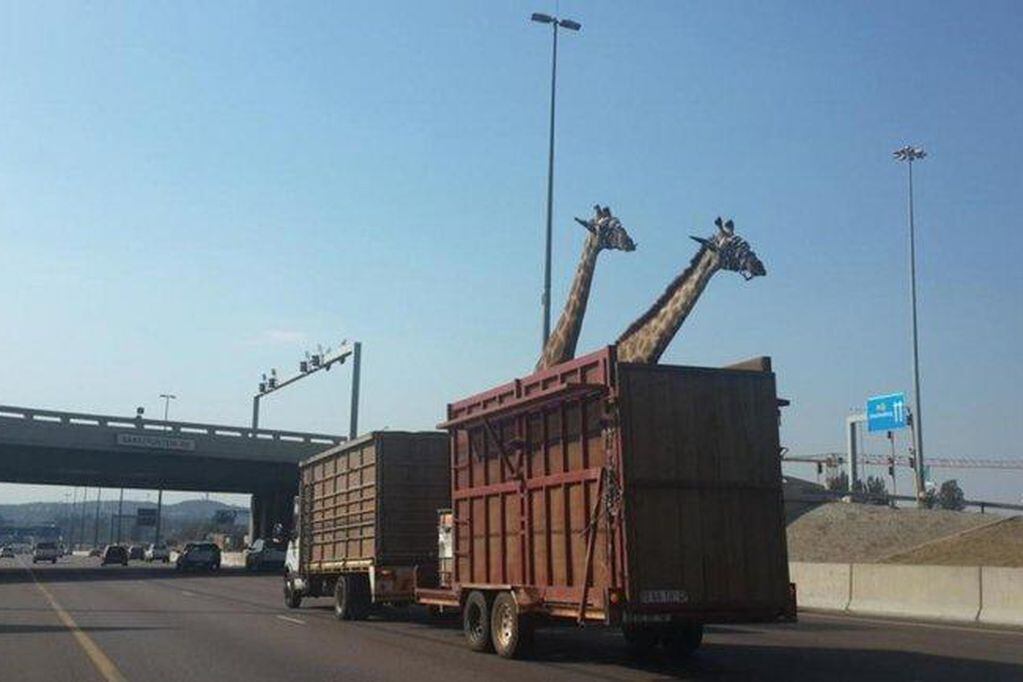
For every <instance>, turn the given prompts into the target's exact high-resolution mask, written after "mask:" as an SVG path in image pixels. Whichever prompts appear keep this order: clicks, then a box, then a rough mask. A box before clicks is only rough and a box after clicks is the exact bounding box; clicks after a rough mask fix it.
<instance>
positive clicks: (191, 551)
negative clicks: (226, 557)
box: [174, 542, 220, 571]
mask: <svg viewBox="0 0 1023 682" xmlns="http://www.w3.org/2000/svg"><path fill="white" fill-rule="evenodd" d="M174 568H176V569H177V570H179V571H187V570H189V569H193V568H196V569H206V570H208V571H217V570H220V547H218V546H217V545H216V544H215V543H212V542H189V543H187V544H186V545H185V547H184V549H182V550H181V553H180V554H178V558H177V561H175V562H174Z"/></svg>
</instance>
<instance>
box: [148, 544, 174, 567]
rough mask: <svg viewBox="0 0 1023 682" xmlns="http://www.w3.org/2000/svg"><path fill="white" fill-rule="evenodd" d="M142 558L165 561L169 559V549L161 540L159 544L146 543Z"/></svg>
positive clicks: (149, 560)
mask: <svg viewBox="0 0 1023 682" xmlns="http://www.w3.org/2000/svg"><path fill="white" fill-rule="evenodd" d="M143 559H145V560H146V561H148V562H150V563H152V562H153V561H162V562H163V563H167V562H168V561H170V550H169V549H167V545H165V544H163V543H162V542H161V543H159V544H149V545H146V551H145V554H144V555H143Z"/></svg>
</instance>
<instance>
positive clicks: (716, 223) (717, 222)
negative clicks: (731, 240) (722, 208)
mask: <svg viewBox="0 0 1023 682" xmlns="http://www.w3.org/2000/svg"><path fill="white" fill-rule="evenodd" d="M714 224H715V225H717V226H718V229H719V230H724V229H725V228H724V226H723V224H722V222H721V216H718V217H717V219H716V220H715V221H714Z"/></svg>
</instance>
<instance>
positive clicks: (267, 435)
mask: <svg viewBox="0 0 1023 682" xmlns="http://www.w3.org/2000/svg"><path fill="white" fill-rule="evenodd" d="M8 419H10V420H20V421H21V422H23V423H24V422H28V423H37V422H38V423H40V424H48V425H58V426H86V427H97V428H110V429H118V430H121V431H123V430H124V429H134V430H136V431H139V432H142V433H148V434H152V435H167V434H184V435H202V436H213V437H223V438H255V439H257V440H269V441H284V442H291V443H315V444H323V445H337V444H338V443H342V442H344V441H346V440H347V438H345V437H344V436H334V435H330V434H322V433H302V432H299V431H277V430H273V429H250V428H246V427H242V426H224V425H222V424H203V423H199V422H178V421H163V420H162V419H144V418H142V417H116V416H111V415H103V414H85V413H81V412H61V411H58V410H40V409H36V408H34V407H16V406H13V405H0V426H3V420H8Z"/></svg>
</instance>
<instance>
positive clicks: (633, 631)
mask: <svg viewBox="0 0 1023 682" xmlns="http://www.w3.org/2000/svg"><path fill="white" fill-rule="evenodd" d="M622 634H623V635H625V643H626V646H628V649H629V653H630V654H631V655H633V656H636V657H640V658H642V657H646V656H649V655H650V652H651V651H653V649H654V647H655V646H657V640H658V639H660V638H659V637H658V634H659V633H658V632H657V630H656V629H655V628H652V627H650V626H649V625H629V626H626V627H623V628H622Z"/></svg>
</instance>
